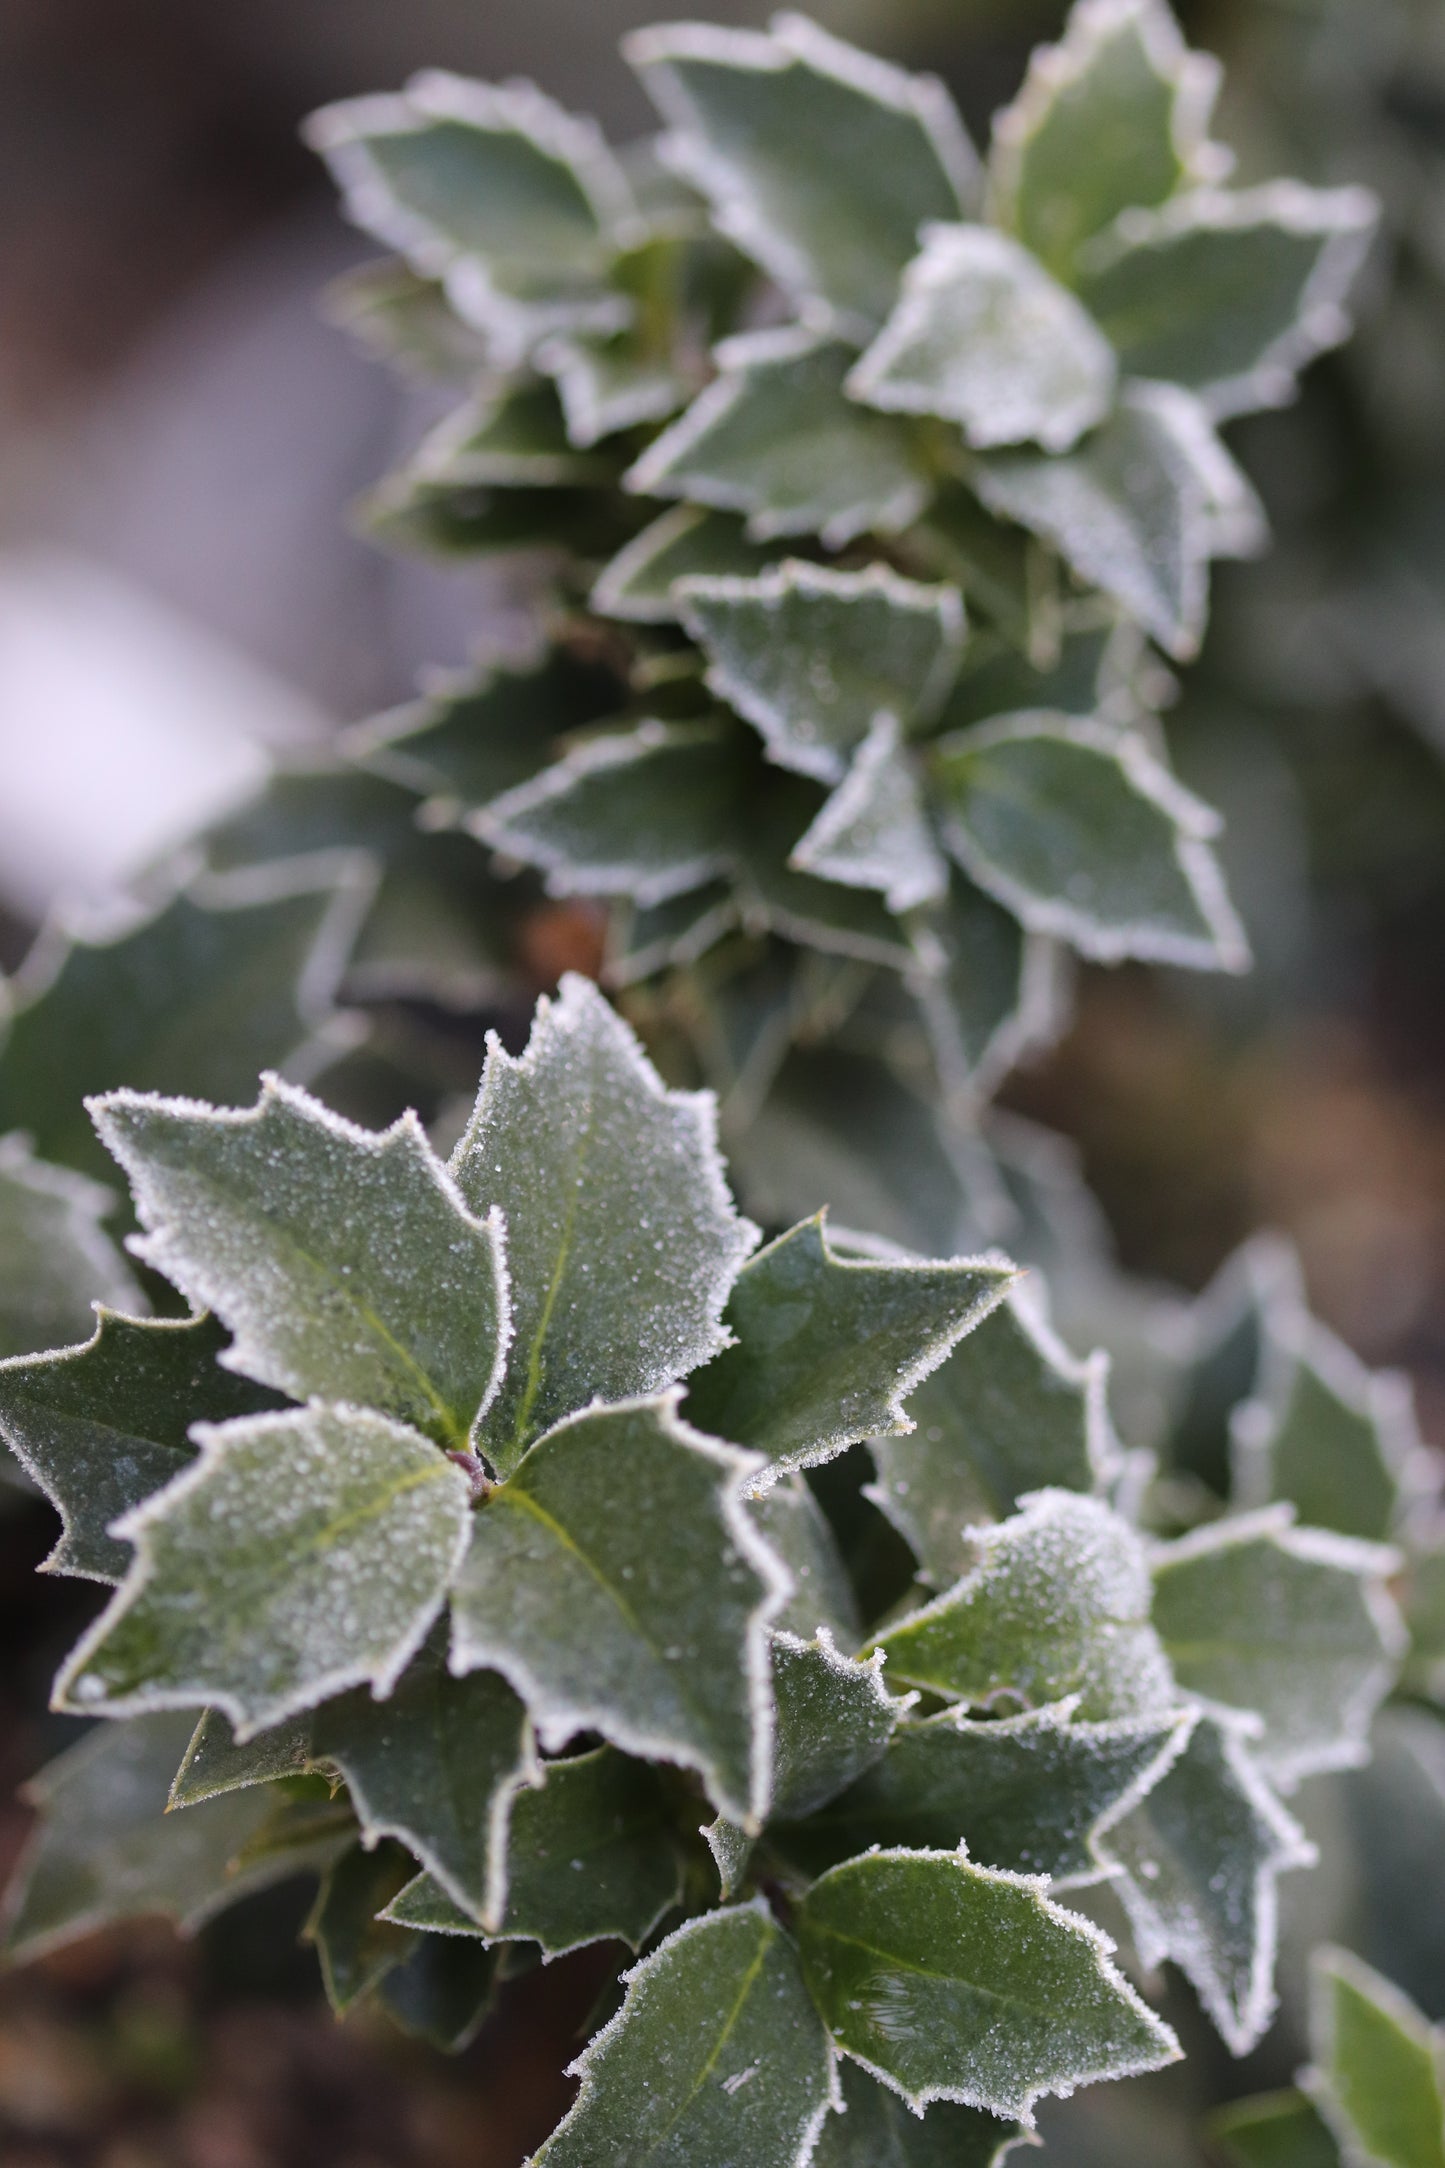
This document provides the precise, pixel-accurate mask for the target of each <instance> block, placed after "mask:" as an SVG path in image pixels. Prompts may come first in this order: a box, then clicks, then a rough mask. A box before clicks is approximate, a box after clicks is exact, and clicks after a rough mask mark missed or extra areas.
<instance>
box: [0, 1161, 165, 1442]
mask: <svg viewBox="0 0 1445 2168" xmlns="http://www.w3.org/2000/svg"><path fill="white" fill-rule="evenodd" d="M114 1208H115V1197H114V1195H113V1193H112V1192H111V1191H110V1190H106V1189H101V1188H99V1187H98V1186H97V1185H96V1184H95V1183H94V1182H88V1181H86V1180H85V1178H84V1177H83V1176H81V1175H78V1174H73V1173H72V1172H71V1170H70V1169H69V1168H68V1167H50V1166H46V1164H45V1163H44V1161H42V1160H38V1159H36V1158H35V1157H34V1155H33V1153H32V1152H31V1150H30V1146H29V1142H28V1140H27V1139H26V1138H25V1137H23V1136H11V1137H0V1361H3V1360H4V1359H5V1358H13V1357H19V1356H26V1355H29V1354H30V1353H31V1352H32V1351H33V1350H35V1349H41V1348H45V1349H48V1348H55V1347H62V1346H64V1345H65V1344H66V1343H67V1342H70V1341H73V1340H75V1339H76V1338H77V1337H78V1336H79V1335H80V1334H82V1333H86V1332H88V1331H90V1330H91V1328H92V1325H93V1316H92V1310H93V1305H94V1303H95V1302H96V1300H97V1299H98V1300H100V1301H102V1302H108V1303H114V1304H116V1305H123V1306H124V1307H126V1308H128V1309H133V1310H143V1309H144V1308H145V1298H144V1296H143V1295H142V1294H141V1291H140V1289H139V1288H138V1287H137V1286H136V1283H135V1281H134V1280H133V1279H132V1278H131V1276H130V1274H129V1272H128V1271H127V1270H126V1267H125V1260H124V1259H123V1258H122V1257H121V1255H120V1253H119V1251H118V1250H117V1249H116V1248H115V1246H114V1244H113V1243H112V1242H111V1240H110V1238H109V1236H108V1235H107V1234H106V1233H105V1230H104V1227H103V1225H102V1222H103V1221H104V1219H105V1218H106V1215H107V1214H108V1213H109V1212H111V1211H113V1210H114ZM10 1374H11V1373H10V1372H9V1369H8V1365H7V1366H6V1367H5V1368H0V1409H3V1406H4V1396H5V1384H4V1382H3V1381H4V1380H6V1379H7V1377H8V1376H9V1375H10ZM5 1435H6V1437H7V1440H8V1441H9V1442H10V1443H11V1444H14V1439H13V1437H12V1436H11V1434H10V1432H9V1430H8V1429H6V1431H5ZM17 1450H18V1448H17Z"/></svg>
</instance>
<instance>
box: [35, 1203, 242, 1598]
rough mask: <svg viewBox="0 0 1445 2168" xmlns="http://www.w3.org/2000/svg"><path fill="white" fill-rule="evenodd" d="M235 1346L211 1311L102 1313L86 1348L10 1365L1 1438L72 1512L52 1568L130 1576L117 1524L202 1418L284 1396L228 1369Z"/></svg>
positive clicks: (186, 1457) (214, 1419)
mask: <svg viewBox="0 0 1445 2168" xmlns="http://www.w3.org/2000/svg"><path fill="white" fill-rule="evenodd" d="M3 1254H4V1251H3V1245H0V1255H3ZM225 1347H226V1335H225V1334H224V1332H222V1330H221V1328H220V1326H219V1325H218V1324H217V1323H216V1321H215V1319H214V1318H211V1317H194V1318H186V1319H182V1320H177V1319H173V1318H164V1319H162V1318H157V1319H155V1320H146V1321H144V1322H142V1321H140V1320H138V1319H136V1318H132V1317H122V1316H119V1315H118V1314H117V1313H116V1312H115V1311H113V1310H102V1311H100V1313H99V1315H98V1316H97V1318H96V1320H95V1331H94V1333H93V1334H92V1336H91V1338H90V1339H89V1340H87V1341H86V1342H85V1343H84V1345H83V1346H80V1347H68V1348H62V1349H60V1350H59V1351H58V1352H57V1353H55V1354H48V1355H36V1356H31V1357H29V1358H26V1357H18V1358H16V1359H15V1360H13V1361H10V1362H6V1363H0V1437H3V1438H4V1440H5V1442H6V1444H7V1445H8V1446H9V1447H10V1449H11V1451H12V1452H13V1453H14V1454H15V1457H16V1459H17V1460H18V1461H19V1462H20V1464H21V1466H22V1467H23V1468H24V1469H25V1471H26V1473H27V1475H29V1476H31V1477H32V1478H33V1479H34V1481H35V1482H36V1483H38V1484H39V1485H40V1488H41V1489H42V1490H43V1491H44V1493H45V1495H46V1497H47V1498H48V1499H49V1500H50V1502H51V1504H52V1505H53V1506H54V1507H55V1510H56V1512H57V1513H58V1514H59V1515H60V1519H61V1536H60V1540H59V1542H58V1543H57V1544H56V1546H55V1548H54V1550H53V1551H52V1552H51V1553H50V1556H49V1557H48V1558H47V1559H46V1560H45V1562H44V1564H43V1565H42V1567H41V1568H40V1571H41V1572H42V1573H66V1574H75V1575H77V1576H78V1577H79V1578H80V1579H82V1580H87V1581H109V1582H116V1581H120V1580H123V1579H124V1577H125V1574H126V1571H127V1568H128V1567H129V1565H130V1551H129V1549H128V1547H127V1546H126V1545H125V1544H124V1543H121V1542H119V1541H117V1539H116V1538H115V1537H114V1536H112V1535H111V1534H110V1533H109V1530H110V1527H111V1524H112V1523H113V1522H114V1521H117V1520H119V1519H120V1518H121V1516H122V1515H123V1514H125V1513H128V1512H129V1511H130V1510H131V1509H132V1508H133V1507H135V1506H138V1505H139V1504H140V1503H141V1501H142V1500H143V1499H145V1498H148V1497H150V1495H151V1493H152V1492H153V1491H158V1490H160V1489H161V1488H162V1487H163V1485H165V1484H166V1483H168V1482H169V1481H170V1479H171V1477H172V1476H174V1475H179V1474H180V1472H181V1470H182V1469H183V1468H186V1467H189V1465H190V1463H191V1461H192V1460H193V1459H194V1458H195V1447H194V1446H193V1445H192V1444H191V1441H190V1426H191V1424H192V1423H194V1422H197V1421H204V1422H208V1423H222V1422H225V1421H227V1420H228V1418H230V1417H231V1416H236V1415H257V1414H261V1413H262V1412H264V1411H265V1410H268V1409H273V1408H276V1407H279V1406H280V1405H281V1403H280V1401H279V1400H278V1399H277V1397H276V1395H275V1394H274V1393H269V1392H267V1391H266V1390H265V1388H264V1387H262V1386H258V1385H253V1384H252V1383H251V1382H250V1380H249V1379H247V1378H240V1377H237V1376H236V1375H235V1374H234V1372H230V1371H227V1370H223V1369H222V1368H221V1367H220V1364H219V1357H220V1356H221V1355H222V1353H223V1352H224V1351H225Z"/></svg>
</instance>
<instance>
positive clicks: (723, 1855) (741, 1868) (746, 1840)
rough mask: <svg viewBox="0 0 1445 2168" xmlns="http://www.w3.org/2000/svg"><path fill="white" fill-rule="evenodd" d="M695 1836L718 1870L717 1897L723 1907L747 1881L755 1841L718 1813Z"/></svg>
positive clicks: (734, 1823)
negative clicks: (701, 1840)
mask: <svg viewBox="0 0 1445 2168" xmlns="http://www.w3.org/2000/svg"><path fill="white" fill-rule="evenodd" d="M698 1835H699V1836H700V1837H701V1838H702V1839H703V1841H704V1843H705V1844H706V1845H707V1848H708V1850H709V1851H710V1852H711V1854H712V1863H713V1865H714V1866H715V1867H716V1869H717V1880H718V1896H719V1898H720V1899H721V1901H722V1902H723V1903H724V1904H727V1903H728V1901H729V1899H731V1898H733V1897H736V1896H737V1895H738V1893H739V1891H740V1890H741V1889H742V1887H743V1884H744V1882H745V1881H746V1880H747V1871H748V1867H749V1865H750V1864H751V1861H752V1856H753V1852H754V1850H755V1849H756V1839H754V1838H752V1837H750V1836H749V1835H748V1833H747V1831H746V1830H745V1829H739V1827H738V1825H737V1823H736V1822H730V1821H729V1820H728V1818H727V1816H726V1815H725V1814H720V1815H719V1816H718V1818H717V1820H716V1821H715V1822H708V1823H707V1824H705V1826H704V1827H703V1828H702V1829H700V1830H699V1831H698Z"/></svg>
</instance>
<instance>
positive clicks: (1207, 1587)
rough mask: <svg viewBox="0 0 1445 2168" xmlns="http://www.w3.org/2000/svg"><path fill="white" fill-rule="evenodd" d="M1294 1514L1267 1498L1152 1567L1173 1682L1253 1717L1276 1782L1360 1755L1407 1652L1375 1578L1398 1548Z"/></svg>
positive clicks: (1388, 1567) (1256, 1751) (1187, 1540)
mask: <svg viewBox="0 0 1445 2168" xmlns="http://www.w3.org/2000/svg"><path fill="white" fill-rule="evenodd" d="M1293 1517H1294V1516H1293V1509H1292V1508H1291V1507H1289V1506H1276V1507H1271V1508H1267V1509H1266V1510H1265V1511H1264V1512H1261V1513H1254V1514H1244V1515H1240V1516H1238V1517H1236V1518H1235V1519H1232V1520H1227V1521H1223V1522H1218V1523H1215V1524H1213V1525H1211V1526H1209V1527H1206V1528H1202V1529H1199V1530H1197V1531H1196V1532H1195V1533H1194V1534H1193V1535H1191V1536H1186V1537H1184V1538H1183V1540H1182V1541H1180V1542H1178V1543H1174V1544H1170V1545H1167V1546H1165V1547H1164V1548H1163V1549H1162V1550H1161V1551H1160V1552H1159V1553H1158V1555H1157V1557H1156V1559H1155V1565H1154V1621H1155V1624H1156V1625H1157V1627H1158V1629H1159V1633H1160V1635H1161V1636H1162V1638H1163V1642H1164V1646H1165V1648H1166V1649H1167V1650H1168V1652H1169V1656H1170V1659H1171V1661H1172V1663H1173V1665H1174V1669H1175V1672H1176V1674H1177V1676H1178V1679H1179V1684H1180V1686H1181V1687H1183V1689H1184V1690H1185V1692H1186V1693H1192V1694H1198V1695H1199V1696H1201V1698H1202V1699H1204V1700H1206V1701H1209V1702H1215V1703H1221V1704H1223V1705H1224V1706H1225V1707H1226V1708H1230V1709H1235V1710H1248V1711H1253V1712H1255V1713H1256V1714H1257V1715H1258V1716H1260V1717H1262V1718H1263V1721H1264V1731H1263V1734H1262V1736H1261V1737H1260V1739H1259V1740H1258V1741H1257V1742H1256V1743H1255V1745H1254V1746H1253V1748H1252V1749H1251V1751H1252V1753H1253V1756H1254V1758H1255V1760H1256V1761H1258V1763H1259V1764H1260V1766H1261V1767H1262V1768H1263V1770H1264V1771H1265V1773H1266V1775H1268V1776H1269V1777H1270V1778H1271V1779H1272V1780H1273V1781H1274V1782H1275V1783H1276V1784H1280V1785H1284V1786H1286V1787H1288V1786H1292V1785H1294V1784H1295V1783H1297V1782H1298V1781H1299V1779H1300V1778H1301V1777H1305V1776H1312V1775H1314V1774H1315V1773H1316V1772H1317V1771H1318V1770H1322V1769H1348V1768H1352V1767H1354V1766H1356V1765H1357V1764H1358V1763H1360V1762H1363V1761H1365V1760H1366V1759H1367V1758H1368V1746H1367V1739H1368V1733H1369V1727H1370V1719H1371V1718H1372V1716H1373V1715H1374V1713H1375V1710H1376V1708H1377V1707H1378V1706H1379V1704H1380V1702H1381V1701H1382V1700H1383V1699H1384V1697H1385V1695H1386V1694H1387V1693H1388V1692H1389V1690H1390V1687H1391V1685H1392V1684H1393V1682H1394V1678H1395V1674H1396V1671H1397V1669H1398V1666H1399V1660H1400V1657H1401V1655H1402V1654H1403V1650H1404V1628H1403V1626H1402V1624H1401V1620H1400V1616H1399V1613H1398V1611H1397V1610H1396V1608H1395V1605H1394V1603H1393V1602H1392V1600H1391V1598H1390V1596H1389V1595H1388V1593H1387V1592H1386V1588H1385V1577H1386V1576H1387V1575H1388V1574H1390V1573H1391V1572H1393V1571H1394V1570H1395V1567H1396V1565H1397V1563H1398V1559H1397V1554H1396V1553H1394V1552H1392V1551H1388V1550H1383V1549H1381V1548H1380V1547H1378V1546H1377V1545H1374V1544H1367V1543H1357V1542H1352V1541H1351V1540H1350V1539H1349V1538H1348V1537H1345V1536H1336V1535H1333V1534H1330V1533H1328V1532H1326V1531H1323V1530H1320V1529H1313V1528H1296V1527H1294V1526H1293V1525H1292V1523H1293Z"/></svg>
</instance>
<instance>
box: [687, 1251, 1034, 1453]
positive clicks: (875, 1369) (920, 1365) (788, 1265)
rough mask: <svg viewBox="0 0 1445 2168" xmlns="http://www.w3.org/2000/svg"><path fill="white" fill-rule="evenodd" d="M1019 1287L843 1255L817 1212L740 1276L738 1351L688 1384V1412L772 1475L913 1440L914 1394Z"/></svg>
mask: <svg viewBox="0 0 1445 2168" xmlns="http://www.w3.org/2000/svg"><path fill="white" fill-rule="evenodd" d="M1014 1277H1015V1272H1014V1268H1013V1266H1011V1265H1006V1264H999V1263H990V1262H987V1261H985V1260H982V1259H977V1258H953V1259H948V1260H938V1261H935V1262H932V1263H926V1264H925V1263H916V1262H913V1261H911V1260H910V1261H908V1262H901V1261H895V1260H892V1259H889V1260H886V1261H880V1260H878V1259H876V1258H843V1257H840V1256H838V1254H837V1253H836V1251H834V1250H833V1248H832V1247H831V1245H830V1244H829V1241H828V1236H827V1231H826V1228H825V1225H824V1215H823V1214H822V1213H821V1212H820V1213H819V1214H817V1216H816V1217H815V1218H813V1219H810V1220H804V1221H803V1223H802V1225H801V1226H798V1227H794V1228H793V1229H791V1231H790V1232H789V1233H787V1234H785V1235H780V1236H779V1237H778V1239H777V1241H776V1242H771V1243H769V1244H768V1246H767V1248H766V1249H763V1250H759V1252H758V1254H757V1256H756V1257H754V1258H752V1259H751V1260H750V1261H749V1262H748V1263H747V1264H746V1265H744V1267H743V1269H742V1271H741V1272H740V1273H739V1274H738V1277H737V1280H736V1282H735V1284H734V1286H733V1290H732V1293H731V1296H730V1297H729V1300H728V1306H727V1310H726V1312H725V1313H724V1318H725V1323H726V1325H727V1327H728V1329H729V1331H730V1332H731V1334H732V1336H733V1340H734V1343H735V1344H734V1345H733V1346H731V1347H728V1348H725V1349H724V1350H723V1352H722V1353H721V1354H720V1355H717V1356H715V1357H714V1359H713V1361H712V1362H711V1363H710V1364H709V1365H708V1366H707V1368H706V1369H705V1370H701V1371H699V1372H698V1373H697V1375H696V1376H694V1377H693V1378H692V1379H691V1380H690V1381H689V1385H688V1414H689V1416H690V1417H691V1419H692V1420H693V1421H694V1422H696V1423H698V1424H699V1425H700V1426H701V1427H702V1428H703V1429H705V1430H708V1431H711V1432H713V1433H715V1434H716V1435H717V1436H719V1437H723V1438H730V1439H732V1440H733V1441H734V1442H735V1443H736V1444H738V1445H745V1446H749V1447H751V1448H752V1449H753V1450H754V1451H755V1452H758V1453H761V1454H764V1455H766V1457H767V1460H768V1463H769V1470H768V1474H769V1477H771V1478H775V1477H776V1476H777V1475H779V1474H782V1473H783V1472H784V1471H786V1470H788V1469H792V1468H806V1467H813V1466H816V1465H817V1464H818V1463H819V1462H820V1461H825V1460H831V1459H833V1458H834V1456H835V1455H836V1454H838V1453H841V1452H842V1451H843V1450H844V1448H845V1447H846V1446H849V1445H855V1444H857V1443H858V1441H859V1440H860V1439H862V1438H869V1437H875V1436H878V1435H880V1434H882V1433H885V1432H890V1431H906V1430H907V1429H909V1428H910V1417H909V1415H908V1414H907V1412H906V1410H905V1407H904V1402H905V1401H906V1400H907V1398H908V1396H909V1394H910V1393H912V1392H913V1390H914V1388H915V1387H916V1386H917V1385H918V1384H919V1383H920V1381H921V1380H922V1379H923V1378H925V1377H926V1376H927V1375H928V1373H929V1371H930V1370H934V1369H936V1367H937V1366H938V1364H939V1363H941V1362H942V1361H943V1359H944V1357H945V1356H946V1355H947V1353H948V1351H949V1349H950V1348H952V1347H953V1346H955V1345H956V1344H957V1342H958V1341H959V1340H960V1339H962V1337H963V1336H964V1334H965V1333H968V1332H971V1331H972V1330H973V1328H974V1327H975V1326H976V1325H977V1324H978V1323H979V1322H980V1321H981V1320H982V1319H983V1318H985V1317H987V1315H988V1313H989V1311H990V1310H992V1309H994V1308H995V1307H996V1306H997V1304H998V1303H1000V1302H1001V1301H1002V1300H1003V1297H1004V1292H1005V1290H1006V1289H1007V1288H1008V1286H1009V1284H1010V1282H1011V1281H1012V1280H1013V1278H1014Z"/></svg>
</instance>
